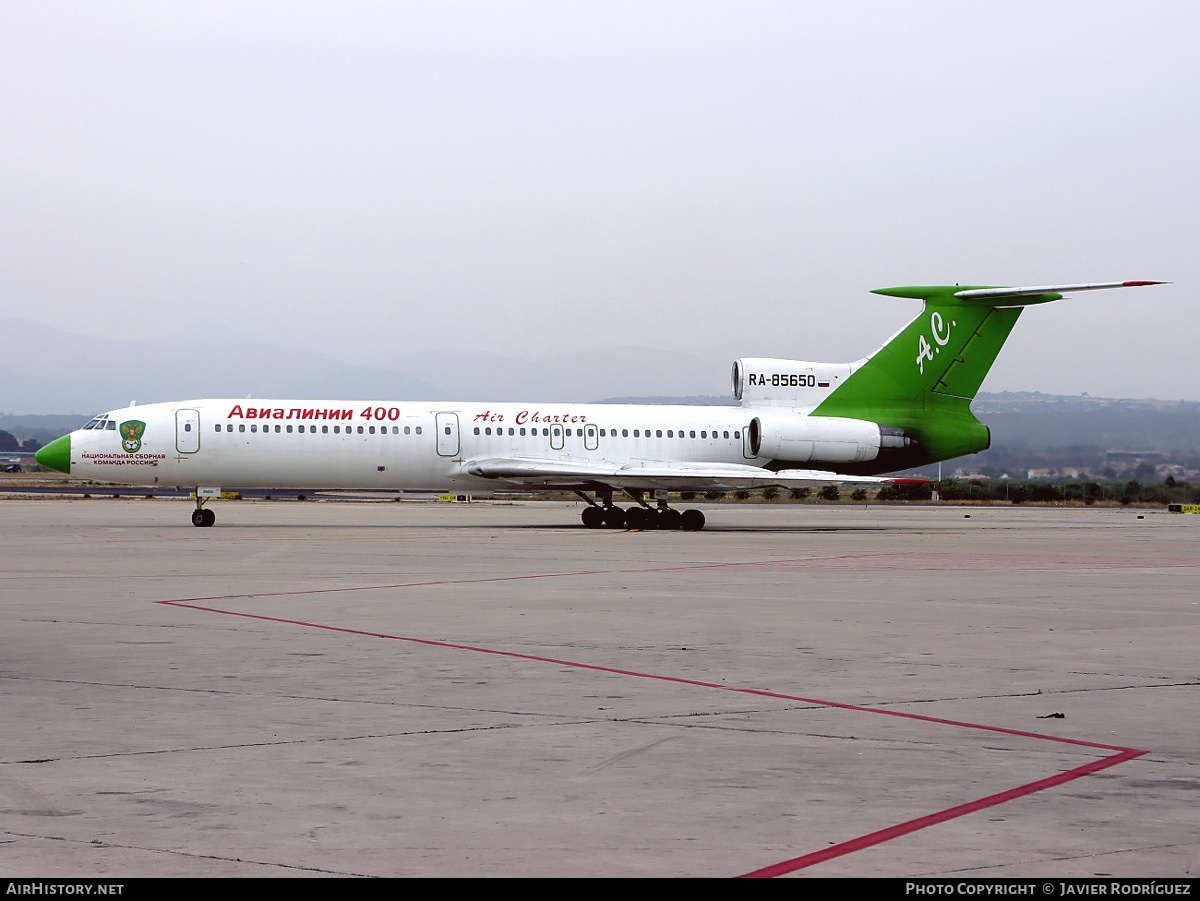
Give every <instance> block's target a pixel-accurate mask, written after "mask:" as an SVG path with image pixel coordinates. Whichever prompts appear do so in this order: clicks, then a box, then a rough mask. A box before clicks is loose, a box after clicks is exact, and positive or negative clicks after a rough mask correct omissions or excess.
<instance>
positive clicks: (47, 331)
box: [0, 317, 446, 415]
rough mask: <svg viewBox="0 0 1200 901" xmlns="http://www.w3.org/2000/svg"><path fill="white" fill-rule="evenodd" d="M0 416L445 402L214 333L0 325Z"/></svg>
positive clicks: (356, 371) (412, 383)
mask: <svg viewBox="0 0 1200 901" xmlns="http://www.w3.org/2000/svg"><path fill="white" fill-rule="evenodd" d="M0 334H3V335H4V355H3V358H2V360H0V362H2V364H3V365H0V411H12V412H16V413H31V412H35V411H37V412H46V411H51V410H72V411H77V412H80V413H81V414H85V415H87V414H91V415H94V414H95V413H99V412H102V411H104V410H108V409H112V408H113V407H116V406H122V405H124V404H127V403H129V402H130V401H131V400H136V401H138V402H139V403H151V402H153V401H160V400H184V399H189V398H202V397H246V396H247V395H253V396H255V397H287V398H291V397H294V398H305V399H310V398H311V399H312V400H327V399H328V400H338V399H342V398H371V399H375V398H379V399H387V400H416V399H422V400H444V399H445V398H446V395H445V394H444V393H443V392H442V391H440V390H439V389H438V388H436V387H434V386H433V385H431V384H429V383H428V382H426V381H424V380H422V379H419V378H415V377H413V376H410V375H407V374H405V373H402V372H394V371H389V370H384V369H373V368H369V367H362V366H352V365H347V364H346V363H345V362H343V361H342V360H339V359H337V358H335V357H333V356H325V355H322V354H316V353H302V352H295V351H290V350H287V349H285V348H279V347H274V346H271V345H267V344H262V343H254V342H244V341H241V340H240V339H239V338H238V337H237V336H236V335H225V334H222V332H221V331H220V329H219V328H216V327H213V328H211V329H209V330H206V331H204V332H202V333H197V334H188V335H177V336H174V337H171V338H165V339H129V340H120V339H108V338H94V337H86V336H82V335H75V334H72V333H70V332H64V331H59V330H57V329H53V328H51V327H49V326H45V325H40V324H38V323H34V322H29V321H28V320H24V319H16V318H12V317H0Z"/></svg>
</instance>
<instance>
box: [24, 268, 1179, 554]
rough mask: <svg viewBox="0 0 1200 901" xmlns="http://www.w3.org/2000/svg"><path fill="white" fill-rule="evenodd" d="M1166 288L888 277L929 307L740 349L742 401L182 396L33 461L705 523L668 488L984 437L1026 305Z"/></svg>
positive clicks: (833, 469)
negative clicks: (806, 343) (841, 357)
mask: <svg viewBox="0 0 1200 901" xmlns="http://www.w3.org/2000/svg"><path fill="white" fill-rule="evenodd" d="M1156 284H1164V283H1163V282H1149V281H1134V282H1103V283H1097V284H1087V285H1050V286H1043V287H1027V288H995V287H968V286H960V285H941V286H926V287H905V288H882V289H880V290H878V291H876V292H874V293H876V294H885V295H889V296H892V297H906V298H913V299H917V300H922V301H924V304H925V306H924V310H923V311H922V312H921V313H920V315H918V316H917V318H916V319H914V320H913V321H912V322H910V323H909V324H908V325H907V326H905V327H904V328H903V329H901V330H900V331H899V332H898V333H897V334H896V335H895V336H893V337H892V338H891V339H890V340H889V341H888V342H887V343H885V344H884V345H883V347H881V348H880V349H879V350H877V351H876V352H875V353H873V354H871V355H870V356H868V357H865V358H863V359H861V360H857V361H855V362H853V363H810V362H805V361H801V360H775V359H755V358H743V359H740V360H738V361H737V362H735V363H734V364H733V395H734V397H736V398H737V399H739V400H740V401H741V406H738V407H725V406H665V405H633V404H569V403H568V404H564V403H540V404H517V403H490V404H485V403H441V402H437V403H412V402H405V403H398V402H388V401H366V400H360V401H317V400H286V401H285V400H251V399H245V400H188V401H179V402H174V403H155V404H147V405H143V406H131V407H126V408H124V409H120V410H111V411H109V412H107V413H104V414H102V415H100V416H97V417H96V418H95V419H93V420H92V421H91V422H89V423H88V424H87V425H85V426H84V427H83V428H81V429H77V430H76V431H74V432H71V433H70V434H69V435H64V436H63V437H61V438H58V439H56V440H54V441H52V442H51V443H50V444H48V445H46V446H45V447H43V448H42V449H41V450H40V451H38V453H37V462H38V463H40V464H42V465H43V466H46V467H48V468H50V469H55V470H58V471H59V472H65V473H69V474H70V475H72V476H78V477H80V478H85V479H97V480H102V481H107V482H116V483H120V484H126V485H145V486H156V485H157V486H180V487H185V486H186V487H194V488H195V489H196V509H195V511H194V512H193V513H192V524H193V525H196V526H211V525H212V524H213V523H214V522H215V520H216V516H215V515H214V514H213V511H212V510H211V509H209V508H207V507H205V502H206V501H207V500H208V499H210V498H214V497H219V496H220V493H221V489H222V487H224V488H340V489H377V490H401V489H435V490H443V491H449V492H455V493H472V492H474V493H480V492H488V491H494V490H496V489H498V488H499V489H505V490H520V491H574V492H575V493H576V494H578V495H579V496H580V497H581V498H583V499H584V500H585V501H587V503H588V506H587V507H585V508H584V510H583V522H584V525H586V526H589V527H601V526H609V527H628V528H635V529H650V528H659V529H670V528H681V529H688V530H696V529H701V528H703V526H704V514H703V513H702V512H701V511H699V510H694V509H692V510H685V511H679V510H677V509H674V508H672V507H669V506H668V504H667V500H666V498H667V492H669V491H686V490H709V489H731V488H757V487H765V486H780V487H796V486H808V485H812V484H814V483H847V482H850V483H882V482H894V481H904V480H903V479H889V478H886V477H883V476H882V474H884V473H889V472H896V471H899V470H903V469H909V468H911V467H915V466H921V465H924V464H927V463H935V462H938V461H940V460H948V459H951V458H953V457H959V456H962V455H964V454H971V453H978V452H979V451H982V450H986V449H987V447H988V446H989V444H990V443H991V433H990V431H989V430H988V428H987V427H986V426H985V425H983V424H982V423H981V422H980V421H979V420H978V419H976V418H975V416H974V415H973V414H972V413H971V400H972V399H973V398H974V397H975V394H976V392H977V391H978V390H979V386H980V384H981V383H982V382H983V379H984V377H985V376H986V375H987V373H988V370H989V369H990V368H991V366H992V363H993V361H994V360H995V359H996V355H997V354H999V352H1000V348H1001V346H1002V345H1003V344H1004V341H1005V339H1006V338H1007V337H1008V334H1009V332H1010V331H1011V330H1012V327H1013V325H1014V324H1015V323H1016V321H1017V318H1018V317H1019V316H1020V315H1021V311H1022V310H1023V309H1024V308H1025V307H1027V306H1031V305H1033V304H1040V303H1047V302H1049V301H1053V300H1060V299H1061V298H1062V297H1063V295H1064V294H1065V293H1067V292H1075V291H1090V290H1095V289H1099V288H1127V287H1135V286H1140V285H1156ZM589 493H590V495H591V496H589ZM614 495H624V497H625V498H627V499H628V501H630V502H631V505H630V506H629V507H626V508H622V507H620V506H618V505H616V504H615V503H614V502H613V497H614ZM648 496H649V498H650V500H653V501H655V502H656V504H655V506H652V505H651V503H650V500H648V499H647V498H648Z"/></svg>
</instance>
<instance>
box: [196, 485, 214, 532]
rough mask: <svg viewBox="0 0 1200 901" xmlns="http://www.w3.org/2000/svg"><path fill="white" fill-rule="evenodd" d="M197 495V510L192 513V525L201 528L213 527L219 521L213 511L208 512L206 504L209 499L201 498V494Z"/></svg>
mask: <svg viewBox="0 0 1200 901" xmlns="http://www.w3.org/2000/svg"><path fill="white" fill-rule="evenodd" d="M196 494H197V496H196V509H195V510H193V511H192V525H194V526H199V527H201V528H204V527H207V526H211V525H212V524H213V523H214V522H216V521H217V514H215V513H213V512H212V510H206V509H205V508H204V502H205V501H206V500H207V498H204V497H200V496H199V492H197V493H196Z"/></svg>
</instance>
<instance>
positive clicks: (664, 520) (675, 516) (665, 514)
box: [658, 507, 683, 529]
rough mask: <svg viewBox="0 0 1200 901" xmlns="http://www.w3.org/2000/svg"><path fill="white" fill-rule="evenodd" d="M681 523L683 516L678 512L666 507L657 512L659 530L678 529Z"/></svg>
mask: <svg viewBox="0 0 1200 901" xmlns="http://www.w3.org/2000/svg"><path fill="white" fill-rule="evenodd" d="M682 521H683V514H682V513H680V512H679V511H678V510H672V509H671V508H670V507H667V508H666V509H665V510H659V511H658V527H659V528H660V529H678V528H680V526H681V524H682Z"/></svg>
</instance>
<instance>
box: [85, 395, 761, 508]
mask: <svg viewBox="0 0 1200 901" xmlns="http://www.w3.org/2000/svg"><path fill="white" fill-rule="evenodd" d="M753 415H754V412H753V410H750V409H747V408H745V407H731V406H667V405H662V406H657V405H632V404H561V403H546V404H514V403H501V404H481V403H428V402H424V403H411V402H408V403H388V402H370V403H368V402H366V401H353V402H351V401H302V402H298V401H294V400H293V401H269V400H249V399H247V400H194V401H180V402H172V403H159V404H147V405H144V406H135V407H128V408H125V409H121V410H114V411H111V412H110V413H108V414H106V417H104V418H105V419H106V420H107V421H105V422H101V423H100V426H99V427H92V428H85V429H80V430H77V431H75V432H73V433H72V434H71V470H70V471H71V474H72V475H75V476H78V477H81V478H87V479H97V480H102V481H107V482H117V483H121V484H128V485H157V486H200V485H214V486H228V487H241V488H350V489H371V488H377V489H388V490H397V489H447V490H467V491H469V490H481V489H482V490H486V489H490V488H495V487H497V485H496V482H495V480H493V479H488V478H479V477H475V476H471V475H469V474H468V473H466V472H464V471H463V467H462V464H463V462H464V461H469V460H474V459H480V458H493V457H504V458H513V459H520V458H539V459H555V460H561V461H564V462H576V463H588V462H601V461H604V462H609V463H614V462H615V463H631V462H632V463H637V462H642V461H644V462H651V463H653V462H666V461H677V460H686V461H689V462H691V463H737V464H748V465H752V466H753V465H761V464H762V463H764V462H766V458H759V457H755V456H753V455H751V454H750V450H749V446H748V444H747V434H746V426H747V423H749V421H750V420H751V418H752V417H753ZM130 421H133V422H137V423H144V429H142V431H141V434H140V435H138V436H136V437H135V438H133V439H130V438H127V437H126V438H123V436H122V433H121V432H120V431H119V430H118V429H117V428H116V427H115V425H108V423H114V424H124V423H128V422H130ZM93 422H95V420H94V421H93ZM89 425H92V424H91V423H89ZM134 444H137V445H139V446H138V447H137V448H136V450H130V448H131V447H133V445H134Z"/></svg>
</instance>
